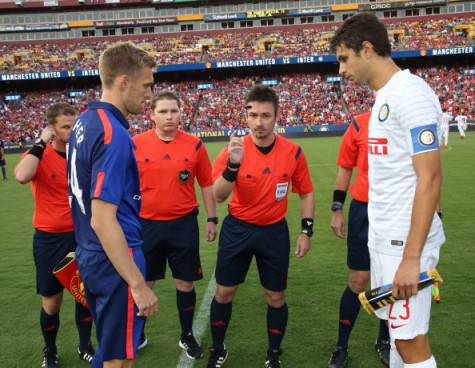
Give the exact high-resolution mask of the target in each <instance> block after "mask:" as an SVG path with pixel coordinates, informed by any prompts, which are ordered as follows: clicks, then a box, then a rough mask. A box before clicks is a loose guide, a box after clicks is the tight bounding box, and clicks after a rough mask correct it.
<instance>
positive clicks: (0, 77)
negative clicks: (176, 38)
mask: <svg viewBox="0 0 475 368" xmlns="http://www.w3.org/2000/svg"><path fill="white" fill-rule="evenodd" d="M474 49H475V47H474V46H467V47H452V48H443V49H428V50H425V49H422V50H403V51H394V52H393V53H392V54H391V56H392V58H394V59H399V58H415V57H421V56H424V57H426V56H447V55H469V54H474ZM333 62H336V56H335V55H309V56H289V57H281V58H267V59H242V60H230V61H215V62H210V63H192V64H167V65H159V66H158V67H157V69H156V73H166V72H177V71H193V70H205V69H224V68H245V67H260V66H272V65H292V64H317V63H333ZM98 75H99V71H98V70H97V69H87V70H69V71H68V70H63V71H52V72H28V73H12V74H0V81H21V80H34V79H54V78H75V77H93V76H98Z"/></svg>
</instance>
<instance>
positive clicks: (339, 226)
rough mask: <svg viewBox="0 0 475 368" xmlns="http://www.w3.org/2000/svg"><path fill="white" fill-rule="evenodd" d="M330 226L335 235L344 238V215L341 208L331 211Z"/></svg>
mask: <svg viewBox="0 0 475 368" xmlns="http://www.w3.org/2000/svg"><path fill="white" fill-rule="evenodd" d="M330 226H331V228H332V230H333V232H334V233H335V235H336V236H338V237H339V238H340V239H345V215H344V214H343V211H342V210H336V211H333V215H332V222H331V225H330Z"/></svg>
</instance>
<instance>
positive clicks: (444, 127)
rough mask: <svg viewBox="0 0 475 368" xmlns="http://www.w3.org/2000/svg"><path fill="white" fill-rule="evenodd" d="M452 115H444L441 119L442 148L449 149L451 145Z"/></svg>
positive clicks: (440, 140)
mask: <svg viewBox="0 0 475 368" xmlns="http://www.w3.org/2000/svg"><path fill="white" fill-rule="evenodd" d="M451 120H452V115H450V113H449V112H448V111H444V112H443V113H442V117H441V118H440V130H439V143H440V147H441V148H447V146H448V145H449V123H450V121H451Z"/></svg>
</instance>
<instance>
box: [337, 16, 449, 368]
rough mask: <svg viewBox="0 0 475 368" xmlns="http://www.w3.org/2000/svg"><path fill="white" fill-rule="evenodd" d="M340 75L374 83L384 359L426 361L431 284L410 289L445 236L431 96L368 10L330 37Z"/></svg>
mask: <svg viewBox="0 0 475 368" xmlns="http://www.w3.org/2000/svg"><path fill="white" fill-rule="evenodd" d="M331 45H332V47H333V48H334V49H335V51H336V55H337V59H338V62H339V64H340V71H339V72H340V75H341V76H342V77H344V78H347V79H350V80H351V81H353V82H355V83H358V84H367V85H369V86H370V87H371V88H372V89H373V90H375V91H376V101H375V104H374V106H373V109H372V113H371V119H370V125H369V138H368V165H369V203H368V218H369V233H368V248H369V250H370V263H371V284H372V285H371V286H372V287H377V286H381V285H383V284H388V283H392V284H393V289H392V293H393V295H394V296H395V297H396V298H397V299H398V301H396V302H395V303H394V304H392V305H391V306H387V307H385V308H382V309H381V310H380V312H379V313H378V317H379V318H383V319H387V320H388V322H389V331H390V336H391V342H392V349H391V357H390V366H391V368H395V367H404V368H409V367H410V368H434V367H436V362H435V359H434V357H433V355H432V352H431V349H430V345H429V338H428V331H429V319H430V307H431V290H430V288H426V289H423V290H421V291H419V292H418V289H417V283H418V280H419V273H420V272H421V271H426V270H427V269H429V268H433V267H435V266H436V265H437V262H438V259H439V248H440V246H441V245H442V244H443V243H444V241H445V236H444V231H443V228H442V222H441V220H440V219H439V217H438V216H437V214H436V207H437V203H438V201H439V194H440V186H441V182H442V172H441V163H440V153H439V140H438V135H437V125H438V124H439V121H440V118H441V114H442V111H441V108H440V104H439V100H438V98H437V96H436V95H435V94H434V92H433V91H432V89H431V88H430V87H429V86H428V85H427V83H426V82H424V81H423V80H422V79H421V78H419V77H417V76H415V75H413V74H411V73H410V72H409V71H408V70H404V71H402V70H400V69H399V67H398V66H397V65H396V64H395V63H394V61H393V60H392V59H391V46H390V44H389V41H388V34H387V31H386V28H385V26H384V24H383V23H381V22H380V21H379V20H378V18H377V17H376V15H374V14H373V13H359V14H357V15H354V16H353V17H351V18H349V19H347V20H346V21H345V23H344V24H343V25H342V26H341V27H340V28H339V29H338V30H337V32H336V33H335V35H334V37H333V39H332V42H331Z"/></svg>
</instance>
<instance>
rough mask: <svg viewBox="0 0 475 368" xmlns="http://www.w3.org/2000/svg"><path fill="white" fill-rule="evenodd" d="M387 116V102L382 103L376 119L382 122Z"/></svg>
mask: <svg viewBox="0 0 475 368" xmlns="http://www.w3.org/2000/svg"><path fill="white" fill-rule="evenodd" d="M388 116H389V105H388V104H387V103H385V104H383V106H381V108H380V109H379V112H378V120H379V121H380V122H381V123H382V122H383V121H385V120H386V119H387V118H388Z"/></svg>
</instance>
